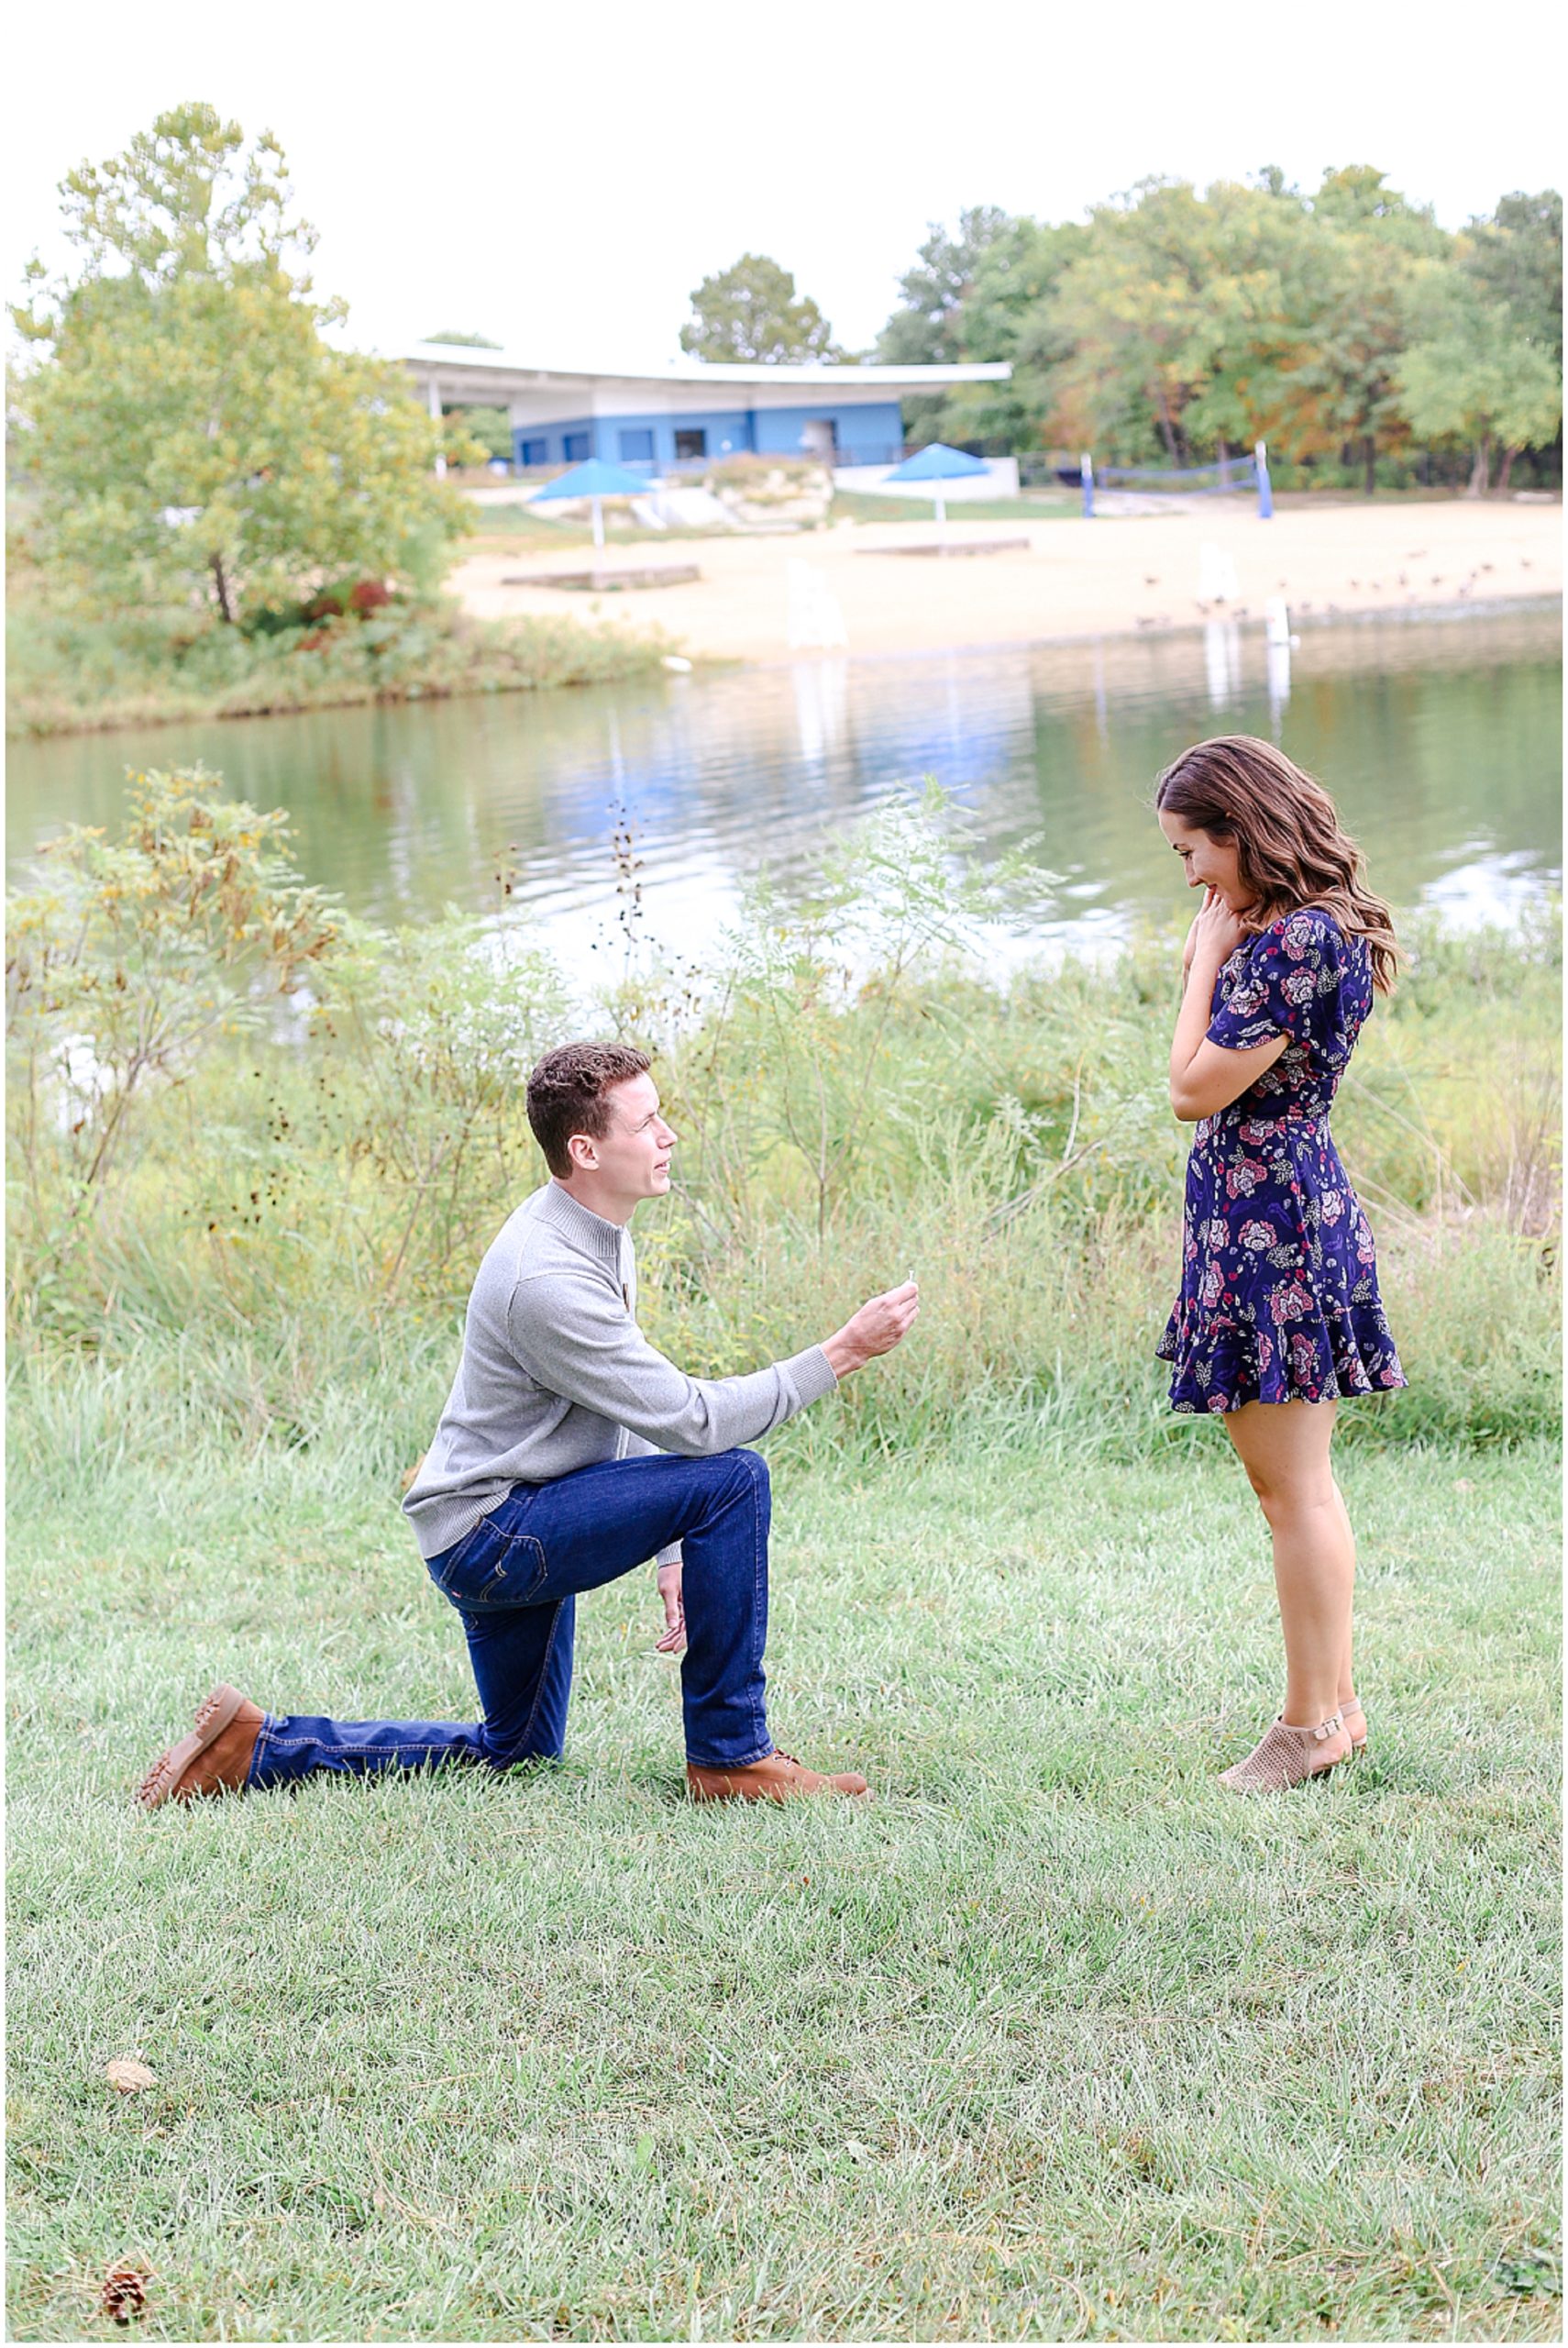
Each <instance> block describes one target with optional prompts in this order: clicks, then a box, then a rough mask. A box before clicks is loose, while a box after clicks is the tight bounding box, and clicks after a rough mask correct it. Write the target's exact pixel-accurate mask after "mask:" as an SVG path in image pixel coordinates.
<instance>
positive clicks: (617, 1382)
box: [138, 1044, 919, 1810]
mask: <svg viewBox="0 0 1568 2348" xmlns="http://www.w3.org/2000/svg"><path fill="white" fill-rule="evenodd" d="M528 1119H529V1123H530V1124H531V1125H532V1126H533V1129H534V1133H535V1136H536V1139H537V1141H538V1143H539V1146H540V1148H541V1149H542V1150H543V1152H544V1155H545V1162H546V1164H547V1166H548V1168H549V1169H550V1180H548V1182H547V1183H546V1185H545V1187H544V1189H543V1190H541V1191H536V1192H535V1193H534V1195H533V1196H532V1197H531V1198H528V1199H525V1201H524V1202H523V1204H522V1205H521V1206H520V1207H518V1208H517V1209H516V1210H515V1212H514V1213H513V1214H512V1215H510V1216H509V1217H508V1219H507V1221H506V1222H505V1224H503V1225H502V1229H501V1231H500V1233H499V1235H497V1237H496V1239H495V1240H494V1241H493V1243H492V1244H491V1247H490V1249H489V1251H488V1253H487V1254H486V1256H485V1258H484V1261H483V1262H482V1264H481V1265H480V1269H479V1277H478V1279H476V1280H475V1282H474V1286H473V1293H472V1294H471V1296H470V1297H469V1310H468V1319H467V1322H466V1324H465V1327H464V1333H463V1353H462V1359H461V1361H460V1362H459V1364H458V1375H457V1379H456V1381H455V1382H454V1384H453V1387H452V1391H451V1393H450V1395H449V1396H448V1398H447V1407H446V1409H445V1410H444V1411H443V1412H442V1414H441V1423H440V1424H439V1426H438V1427H437V1428H436V1438H435V1441H434V1442H433V1443H432V1445H431V1446H430V1449H429V1452H428V1454H427V1455H426V1456H425V1460H424V1462H423V1463H422V1465H421V1467H420V1469H419V1472H418V1475H417V1476H416V1478H415V1479H414V1484H413V1487H412V1489H411V1490H410V1491H409V1493H408V1496H407V1498H406V1499H405V1501H403V1507H404V1509H405V1511H406V1512H407V1514H408V1517H409V1520H410V1522H411V1523H412V1525H413V1527H414V1538H415V1539H416V1541H417V1542H418V1544H419V1548H420V1553H421V1555H422V1556H423V1557H424V1558H425V1565H426V1567H428V1570H429V1572H430V1574H431V1576H432V1578H433V1579H434V1580H435V1583H436V1588H437V1589H439V1590H440V1591H441V1592H442V1593H443V1595H444V1596H446V1597H447V1599H449V1600H451V1602H452V1604H453V1605H454V1606H455V1607H456V1608H457V1610H458V1615H459V1617H460V1619H461V1622H462V1624H463V1629H464V1633H465V1634H466V1636H467V1639H468V1643H469V1657H470V1660H471V1661H472V1664H473V1669H474V1678H475V1679H476V1681H477V1683H478V1687H479V1693H480V1704H481V1707H482V1710H483V1714H484V1717H483V1720H482V1721H481V1722H480V1724H479V1725H478V1726H477V1727H473V1726H467V1725H460V1724H458V1723H455V1722H444V1721H338V1720H332V1719H328V1718H326V1717H324V1716H320V1715H315V1714H311V1715H304V1714H300V1713H286V1714H277V1713H271V1712H264V1711H262V1710H261V1708H260V1707H259V1705H257V1704H253V1703H251V1702H249V1701H248V1700H247V1699H246V1698H245V1697H243V1696H242V1695H241V1694H240V1693H239V1691H238V1690H237V1689H234V1688H229V1687H226V1686H223V1687H218V1688H215V1689H213V1691H212V1693H211V1694H210V1695H209V1696H208V1697H207V1699H206V1700H205V1702H204V1704H203V1705H202V1707H201V1709H200V1710H199V1711H198V1712H197V1714H196V1721H195V1726H194V1727H193V1730H192V1732H191V1733H190V1734H189V1735H188V1736H186V1737H183V1738H182V1740H181V1741H180V1743H179V1744H175V1745H171V1747H170V1748H169V1750H168V1751H167V1752H165V1753H163V1754H161V1755H160V1756H159V1759H158V1760H157V1761H156V1762H155V1763H154V1765H153V1767H152V1768H151V1770H150V1771H149V1774H148V1776H147V1778H146V1779H145V1780H144V1782H143V1784H142V1787H141V1789H140V1791H139V1794H138V1800H139V1801H140V1802H141V1804H142V1806H143V1807H144V1808H145V1809H149V1810H153V1809H156V1808H157V1807H158V1806H159V1804H160V1803H161V1802H164V1801H168V1800H180V1801H185V1800H192V1799H193V1797H195V1796H197V1795H201V1794H212V1793H222V1792H235V1791H238V1790H240V1789H244V1788H260V1787H264V1786H276V1785H285V1784H292V1783H293V1782H294V1781H295V1780H296V1779H298V1778H304V1777H309V1776H311V1775H312V1774H313V1773H315V1771H317V1770H337V1771H348V1772H351V1773H354V1774H358V1775H364V1774H367V1773H370V1772H371V1771H379V1770H384V1769H410V1768H427V1767H440V1766H444V1765H446V1764H448V1763H452V1762H469V1763H473V1762H479V1763H483V1764H485V1765H487V1766H488V1767H491V1768H494V1769H505V1768H509V1767H511V1766H512V1765H513V1763H515V1762H518V1761H526V1760H536V1759H547V1758H556V1757H558V1755H559V1754H560V1752H561V1750H562V1747H563V1744H564V1742H565V1737H566V1719H567V1704H568V1700H569V1695H570V1692H571V1660H572V1634H573V1625H574V1617H575V1604H576V1600H577V1598H578V1596H579V1594H580V1592H582V1591H584V1590H588V1589H597V1588H598V1587H599V1586H600V1585H601V1584H602V1583H603V1582H608V1581H613V1580H615V1579H616V1578H618V1577H619V1576H620V1575H622V1574H624V1573H629V1572H630V1571H631V1570H632V1569H633V1567H636V1566H639V1565H642V1564H645V1563H646V1560H647V1559H648V1558H649V1557H654V1556H657V1559H658V1586H659V1589H660V1592H661V1594H662V1597H663V1600H664V1612H665V1633H664V1635H663V1637H662V1638H661V1639H660V1640H659V1642H658V1644H659V1645H660V1647H661V1648H662V1649H664V1650H665V1651H666V1652H667V1653H679V1654H683V1656H684V1660H683V1662H682V1666H681V1700H682V1705H683V1709H684V1712H685V1722H686V1756H687V1765H686V1779H687V1786H688V1789H689V1790H690V1794H691V1796H692V1798H693V1800H698V1801H723V1800H770V1801H782V1800H787V1799H789V1798H790V1797H791V1796H794V1795H798V1794H847V1795H851V1796H856V1795H862V1794H864V1793H865V1792H866V1780H865V1778H862V1777H860V1776H859V1775H857V1774H856V1773H855V1772H853V1771H845V1772H843V1773H841V1774H839V1775H836V1776H823V1775H819V1773H818V1772H816V1771H815V1770H812V1769H806V1768H803V1767H801V1764H800V1763H799V1762H798V1761H793V1760H791V1759H790V1757H789V1756H788V1755H785V1754H782V1753H780V1752H778V1750H777V1748H776V1747H775V1745H774V1743H773V1739H772V1737H771V1735H770V1734H769V1733H768V1728H767V1712H766V1709H765V1706H764V1700H763V1697H764V1677H763V1668H762V1654H763V1647H764V1645H765V1644H766V1641H767V1534H768V1521H769V1494H768V1479H767V1467H766V1466H765V1465H764V1463H763V1461H762V1460H761V1459H760V1458H759V1457H758V1456H757V1454H756V1452H755V1451H752V1450H750V1449H747V1448H746V1447H745V1446H746V1445H750V1444H752V1443H755V1442H756V1440H757V1438H758V1437H759V1436H761V1435H764V1434H768V1433H770V1432H771V1430H772V1429H773V1428H774V1427H778V1426H782V1425H783V1423H784V1422H785V1420H786V1419H788V1418H791V1417H792V1416H793V1415H794V1413H795V1412H797V1411H799V1410H801V1409H803V1408H804V1406H805V1405H806V1404H807V1403H808V1402H814V1401H817V1400H818V1398H819V1397H820V1396H822V1395H823V1394H827V1393H830V1392H831V1391H832V1390H834V1388H835V1387H836V1386H837V1384H838V1382H839V1380H840V1379H844V1378H847V1377H848V1376H849V1375H850V1373H851V1372H852V1371H854V1370H856V1369H859V1368H862V1367H863V1366H864V1364H865V1363H867V1362H868V1361H870V1360H872V1359H873V1358H874V1357H876V1356H877V1355H878V1354H883V1353H887V1352H889V1350H890V1349H891V1347H892V1346H896V1345H897V1344H898V1343H899V1341H900V1338H901V1337H903V1335H905V1334H906V1332H907V1331H908V1329H909V1327H910V1324H911V1322H912V1321H913V1320H914V1317H915V1314H916V1312H918V1311H919V1295H918V1291H917V1290H916V1287H915V1283H914V1282H913V1281H912V1280H911V1281H907V1282H906V1283H905V1284H904V1285H903V1286H902V1287H901V1288H897V1289H893V1290H889V1292H888V1293H887V1294H886V1295H883V1296H876V1297H873V1298H872V1299H871V1300H870V1301H869V1302H868V1303H867V1304H863V1305H862V1306H861V1308H860V1310H859V1311H858V1312H856V1313H855V1314H854V1315H853V1316H852V1317H851V1318H850V1319H849V1320H848V1321H847V1322H845V1324H844V1326H843V1327H842V1328H841V1329H839V1330H837V1331H835V1332H834V1335H832V1336H831V1337H827V1338H825V1339H824V1340H823V1343H822V1344H821V1345H817V1346H807V1347H806V1349H805V1351H804V1352H803V1353H799V1354H793V1355H791V1356H790V1358H789V1359H788V1360H787V1361H778V1362H774V1363H773V1364H772V1365H771V1366H770V1367H769V1368H767V1369H759V1370H754V1371H753V1372H752V1373H751V1374H750V1375H749V1376H747V1377H744V1378H721V1379H697V1378H688V1377H687V1376H686V1374H685V1372H684V1371H682V1370H679V1369H678V1368H676V1367H675V1365H674V1363H673V1362H671V1361H668V1360H667V1359H666V1358H665V1357H664V1356H663V1355H662V1354H660V1353H659V1352H657V1350H656V1348H655V1347H654V1346H651V1345H649V1343H648V1341H647V1339H646V1337H645V1336H644V1335H643V1334H642V1331H641V1330H640V1329H639V1328H638V1326H637V1321H636V1302H637V1275H636V1264H635V1257H634V1255H633V1252H632V1240H631V1234H630V1231H629V1230H628V1228H627V1226H628V1224H630V1222H631V1218H632V1214H633V1213H634V1211H635V1208H636V1206H637V1205H638V1203H639V1202H640V1201H642V1200H643V1199H655V1198H660V1197H662V1196H663V1195H664V1193H665V1192H666V1191H668V1188H669V1160H670V1153H671V1151H672V1150H673V1148H674V1146H675V1135H674V1134H673V1133H672V1132H671V1131H670V1128H669V1126H668V1124H666V1123H665V1121H664V1118H663V1116H662V1115H661V1113H660V1111H659V1104H658V1093H657V1090H656V1088H655V1085H654V1082H653V1079H652V1077H651V1076H650V1075H649V1073H648V1063H647V1060H646V1058H645V1057H644V1055H643V1054H642V1053H641V1052H638V1051H634V1050H632V1049H631V1048H629V1047H627V1046H624V1045H621V1044H568V1045H565V1046H563V1047H562V1048H561V1049H560V1050H558V1051H555V1052H550V1053H547V1055H546V1057H545V1058H544V1059H542V1060H541V1061H540V1062H539V1064H538V1066H537V1067H536V1069H535V1070H534V1072H533V1074H532V1076H531V1077H530V1078H529V1080H528Z"/></svg>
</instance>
